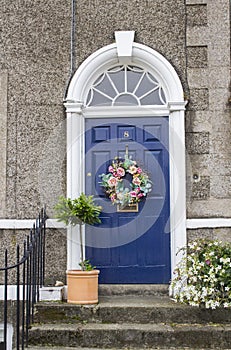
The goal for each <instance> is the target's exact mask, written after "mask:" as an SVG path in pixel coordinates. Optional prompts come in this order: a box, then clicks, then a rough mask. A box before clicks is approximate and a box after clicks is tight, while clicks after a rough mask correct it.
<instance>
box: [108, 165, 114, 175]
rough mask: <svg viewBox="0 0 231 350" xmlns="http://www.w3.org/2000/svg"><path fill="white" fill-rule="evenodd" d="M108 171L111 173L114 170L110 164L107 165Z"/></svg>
mask: <svg viewBox="0 0 231 350" xmlns="http://www.w3.org/2000/svg"><path fill="white" fill-rule="evenodd" d="M108 171H109V172H110V173H113V172H114V168H113V166H112V165H110V166H109V167H108Z"/></svg>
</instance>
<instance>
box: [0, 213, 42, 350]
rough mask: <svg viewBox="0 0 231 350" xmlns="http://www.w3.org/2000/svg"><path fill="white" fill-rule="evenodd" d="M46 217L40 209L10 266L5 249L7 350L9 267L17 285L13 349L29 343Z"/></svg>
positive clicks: (5, 330) (38, 285) (39, 283)
mask: <svg viewBox="0 0 231 350" xmlns="http://www.w3.org/2000/svg"><path fill="white" fill-rule="evenodd" d="M46 218H47V217H46V211H45V209H42V210H41V212H40V213H39V216H38V218H37V219H36V221H35V224H34V226H33V228H32V229H31V230H30V234H29V235H28V236H27V237H26V240H25V241H24V244H23V247H21V249H20V246H19V245H17V248H16V262H15V264H13V265H9V263H8V260H9V259H8V258H9V256H8V251H7V249H6V251H5V266H4V267H2V268H0V271H3V273H4V347H3V348H4V350H7V325H8V323H9V322H11V323H12V311H11V319H9V315H8V311H9V310H8V309H9V305H8V304H9V296H8V289H9V273H10V271H12V270H14V271H15V288H16V301H15V308H14V313H15V315H13V319H14V325H15V327H14V329H15V332H14V343H15V349H17V350H20V349H24V348H25V347H27V346H28V330H29V327H30V325H31V323H33V321H34V305H35V303H36V302H38V301H39V290H40V287H42V286H43V285H44V274H45V238H46ZM20 250H21V251H22V252H20ZM20 256H21V258H20ZM11 284H12V281H11Z"/></svg>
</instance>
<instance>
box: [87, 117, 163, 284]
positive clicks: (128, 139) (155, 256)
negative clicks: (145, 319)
mask: <svg viewBox="0 0 231 350" xmlns="http://www.w3.org/2000/svg"><path fill="white" fill-rule="evenodd" d="M168 132H169V131H168V117H161V118H151V117H147V118H117V119H113V120H112V119H87V120H86V135H85V140H86V142H85V149H86V155H85V166H86V175H87V176H86V193H87V194H93V195H94V196H95V197H96V202H97V204H99V205H101V206H102V207H103V212H102V214H101V220H102V223H101V224H100V225H98V226H94V227H90V226H87V227H86V257H87V258H88V259H90V260H91V262H92V264H93V265H95V266H97V267H98V268H99V269H100V271H101V272H100V277H99V281H100V283H168V282H169V279H170V232H169V224H167V223H169V154H168ZM126 146H128V152H129V156H132V159H133V160H136V161H137V163H138V164H139V165H140V166H141V167H142V168H143V169H144V170H145V171H147V172H148V174H149V177H150V179H151V180H152V182H153V188H152V191H151V193H149V195H148V196H147V198H146V199H145V200H143V201H142V202H140V203H139V211H138V213H135V212H117V207H116V206H115V205H112V204H111V201H110V200H109V199H108V198H106V196H105V193H104V191H103V189H102V187H101V186H100V184H99V182H100V177H99V175H100V174H102V173H107V171H108V170H107V169H108V166H109V165H110V164H111V162H112V160H113V159H114V158H115V157H116V156H119V157H121V158H124V155H125V150H126Z"/></svg>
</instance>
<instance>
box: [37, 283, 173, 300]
mask: <svg viewBox="0 0 231 350" xmlns="http://www.w3.org/2000/svg"><path fill="white" fill-rule="evenodd" d="M39 293H40V301H63V300H67V286H61V287H55V286H49V287H42V288H40V289H39ZM168 294H169V285H167V284H100V285H99V296H113V295H118V296H122V295H134V296H135V295H142V296H148V295H153V296H155V295H168Z"/></svg>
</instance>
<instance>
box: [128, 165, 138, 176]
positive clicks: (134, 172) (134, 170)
mask: <svg viewBox="0 0 231 350" xmlns="http://www.w3.org/2000/svg"><path fill="white" fill-rule="evenodd" d="M129 173H130V174H132V175H133V174H136V173H137V167H136V166H135V165H131V166H130V167H129Z"/></svg>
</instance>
